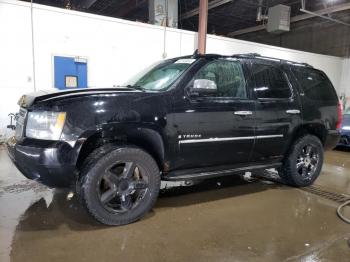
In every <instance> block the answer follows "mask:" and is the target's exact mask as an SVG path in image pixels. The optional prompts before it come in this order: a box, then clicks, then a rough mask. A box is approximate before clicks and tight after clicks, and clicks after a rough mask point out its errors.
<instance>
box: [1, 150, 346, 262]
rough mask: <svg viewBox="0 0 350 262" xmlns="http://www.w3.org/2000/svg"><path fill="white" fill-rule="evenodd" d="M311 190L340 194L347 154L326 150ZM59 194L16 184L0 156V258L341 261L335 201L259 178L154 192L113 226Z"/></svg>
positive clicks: (342, 232) (342, 236) (21, 181)
mask: <svg viewBox="0 0 350 262" xmlns="http://www.w3.org/2000/svg"><path fill="white" fill-rule="evenodd" d="M316 185H318V186H320V187H322V188H323V189H325V190H328V191H332V192H338V193H344V194H348V195H350V151H349V152H346V151H331V152H327V154H326V164H325V165H324V168H323V171H322V174H321V176H320V178H319V179H318V180H317V182H316ZM66 195H67V192H64V191H59V190H51V189H47V188H46V187H44V186H41V185H40V184H37V183H36V182H33V181H29V180H26V179H25V178H23V177H22V176H21V175H20V174H19V172H18V171H17V170H16V169H15V167H14V166H13V165H12V164H11V163H10V161H9V159H8V157H7V155H6V151H5V150H0V261H10V260H11V261H50V262H53V261H81V260H82V261H112V260H114V261H122V260H123V261H140V260H142V261H350V242H349V239H350V225H349V224H346V223H344V222H343V221H341V220H340V219H339V218H338V217H337V215H336V212H335V210H336V207H337V206H338V204H339V203H336V202H335V201H331V200H328V199H325V198H323V197H320V196H318V195H315V194H313V193H310V192H307V191H305V190H301V189H296V188H291V187H287V186H284V185H281V184H278V183H273V182H269V181H267V180H257V181H253V182H247V181H244V180H242V179H241V178H239V177H238V176H234V177H226V178H222V179H215V180H208V181H204V182H202V183H200V184H196V185H194V186H187V187H171V188H168V189H163V190H162V193H161V196H160V198H159V200H158V202H157V204H156V207H155V208H154V209H153V211H152V212H151V213H150V214H148V215H147V216H146V217H145V218H144V219H142V220H141V221H139V222H137V223H134V224H131V225H127V226H123V227H105V226H101V225H99V224H97V223H96V222H95V221H94V220H93V219H91V218H90V217H89V216H88V215H87V214H86V213H85V211H84V210H82V209H81V207H80V205H79V203H78V202H77V200H76V199H75V198H73V199H72V200H67V199H66ZM349 209H350V208H349ZM349 209H348V210H346V215H348V216H350V211H349Z"/></svg>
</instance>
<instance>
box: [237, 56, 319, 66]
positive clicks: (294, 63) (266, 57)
mask: <svg viewBox="0 0 350 262" xmlns="http://www.w3.org/2000/svg"><path fill="white" fill-rule="evenodd" d="M232 57H237V58H260V59H266V60H270V61H277V62H280V63H287V64H292V65H297V66H306V67H313V66H311V65H309V64H307V63H299V62H294V61H289V60H285V59H279V58H275V57H269V56H262V55H260V54H257V53H247V54H238V55H232Z"/></svg>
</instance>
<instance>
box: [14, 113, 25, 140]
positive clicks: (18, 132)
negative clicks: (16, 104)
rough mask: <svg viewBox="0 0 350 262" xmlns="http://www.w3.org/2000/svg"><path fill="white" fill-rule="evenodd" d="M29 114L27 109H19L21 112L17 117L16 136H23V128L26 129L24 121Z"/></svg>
mask: <svg viewBox="0 0 350 262" xmlns="http://www.w3.org/2000/svg"><path fill="white" fill-rule="evenodd" d="M26 116H27V110H26V109H24V108H21V109H20V110H19V113H18V114H17V117H16V133H15V136H16V138H17V139H19V138H21V137H22V136H23V130H24V122H25V119H26Z"/></svg>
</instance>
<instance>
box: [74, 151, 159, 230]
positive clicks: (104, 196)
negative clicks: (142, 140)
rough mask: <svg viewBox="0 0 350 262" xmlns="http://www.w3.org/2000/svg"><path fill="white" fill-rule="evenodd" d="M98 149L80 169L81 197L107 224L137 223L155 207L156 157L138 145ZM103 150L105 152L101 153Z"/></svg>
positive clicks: (91, 212) (157, 188) (95, 216)
mask: <svg viewBox="0 0 350 262" xmlns="http://www.w3.org/2000/svg"><path fill="white" fill-rule="evenodd" d="M108 148H109V150H103V149H102V150H101V149H97V151H98V153H92V155H93V156H95V157H97V158H96V159H91V158H89V159H88V161H86V163H85V164H84V167H83V169H82V171H81V178H80V186H79V187H77V189H78V190H80V197H81V201H82V204H83V206H84V207H85V208H86V210H87V211H88V212H89V213H90V214H91V215H92V216H93V217H94V218H95V219H96V220H97V221H99V222H101V223H102V224H105V225H125V224H129V223H132V222H135V221H137V220H139V219H140V218H142V217H143V216H144V215H145V214H146V213H148V212H149V211H150V210H151V209H152V207H153V206H154V204H155V202H156V200H157V197H158V193H159V189H160V172H159V169H158V166H157V164H156V162H155V161H154V159H153V158H152V157H151V156H150V155H149V154H147V153H146V152H145V151H143V150H141V149H140V148H137V147H129V146H125V147H122V148H120V147H119V148H116V147H114V148H113V149H111V148H110V147H108ZM101 152H104V153H101Z"/></svg>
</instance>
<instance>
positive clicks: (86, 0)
mask: <svg viewBox="0 0 350 262" xmlns="http://www.w3.org/2000/svg"><path fill="white" fill-rule="evenodd" d="M96 1H97V0H82V1H80V2H79V5H80V6H81V7H82V8H86V9H89V8H90V7H91V6H92V5H93V4H94V3H95V2H96Z"/></svg>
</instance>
